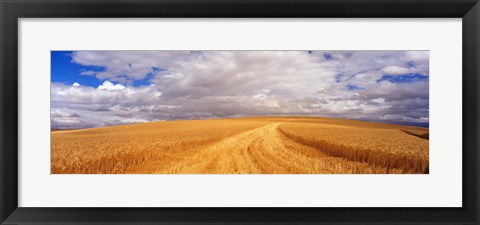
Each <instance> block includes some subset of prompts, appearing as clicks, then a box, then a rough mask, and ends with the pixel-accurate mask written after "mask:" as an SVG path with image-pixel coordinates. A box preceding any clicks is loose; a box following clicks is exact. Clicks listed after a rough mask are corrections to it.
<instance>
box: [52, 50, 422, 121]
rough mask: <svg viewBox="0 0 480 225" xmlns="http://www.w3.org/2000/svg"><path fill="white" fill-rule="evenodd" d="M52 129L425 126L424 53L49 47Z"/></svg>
mask: <svg viewBox="0 0 480 225" xmlns="http://www.w3.org/2000/svg"><path fill="white" fill-rule="evenodd" d="M51 59H52V60H51V72H52V85H51V123H52V128H58V129H71V128H86V127H97V126H108V125H116V124H125V123H141V122H149V121H161V120H180V119H182V120H183V119H207V118H227V117H243V116H263V115H265V116H266V115H305V116H322V117H336V118H349V119H360V120H367V121H379V122H386V123H398V124H409V125H418V126H428V118H429V108H428V106H429V104H428V98H429V91H428V81H429V52H428V51H73V52H72V51H53V52H52V53H51Z"/></svg>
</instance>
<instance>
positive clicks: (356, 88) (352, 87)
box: [345, 84, 365, 91]
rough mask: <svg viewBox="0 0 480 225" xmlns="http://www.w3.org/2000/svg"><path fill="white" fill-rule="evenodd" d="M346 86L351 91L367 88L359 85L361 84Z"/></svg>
mask: <svg viewBox="0 0 480 225" xmlns="http://www.w3.org/2000/svg"><path fill="white" fill-rule="evenodd" d="M345 87H346V88H347V89H348V90H350V91H354V90H361V89H365V88H362V87H359V86H356V85H353V84H347V86H345Z"/></svg>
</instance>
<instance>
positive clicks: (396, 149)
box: [279, 122, 429, 173]
mask: <svg viewBox="0 0 480 225" xmlns="http://www.w3.org/2000/svg"><path fill="white" fill-rule="evenodd" d="M279 131H280V132H281V133H282V134H284V135H285V136H286V137H288V138H290V139H292V140H293V141H295V142H298V143H301V144H304V145H306V146H310V147H314V148H316V149H319V150H320V151H322V152H324V153H326V154H327V155H330V156H335V157H342V158H345V159H348V160H351V161H356V162H367V163H369V164H371V165H373V166H380V167H384V168H386V170H387V172H389V171H390V170H400V171H403V173H428V169H429V159H428V158H429V157H428V140H425V139H421V138H418V137H415V136H412V135H408V134H406V133H404V132H402V131H399V130H396V129H363V128H355V127H353V128H352V127H347V126H336V125H325V124H318V123H317V124H306V123H297V122H289V123H285V124H283V125H281V126H280V127H279Z"/></svg>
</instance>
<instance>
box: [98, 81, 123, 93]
mask: <svg viewBox="0 0 480 225" xmlns="http://www.w3.org/2000/svg"><path fill="white" fill-rule="evenodd" d="M97 89H98V90H107V91H118V90H123V89H125V86H123V85H121V84H113V83H112V82H110V81H108V80H106V81H104V82H103V84H101V85H99V86H98V87H97Z"/></svg>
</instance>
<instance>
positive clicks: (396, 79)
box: [377, 73, 428, 83]
mask: <svg viewBox="0 0 480 225" xmlns="http://www.w3.org/2000/svg"><path fill="white" fill-rule="evenodd" d="M424 80H428V76H427V75H423V74H419V73H412V74H403V75H390V74H384V75H383V76H382V78H380V79H378V80H377V83H378V82H381V81H389V82H391V83H413V82H417V81H424Z"/></svg>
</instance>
